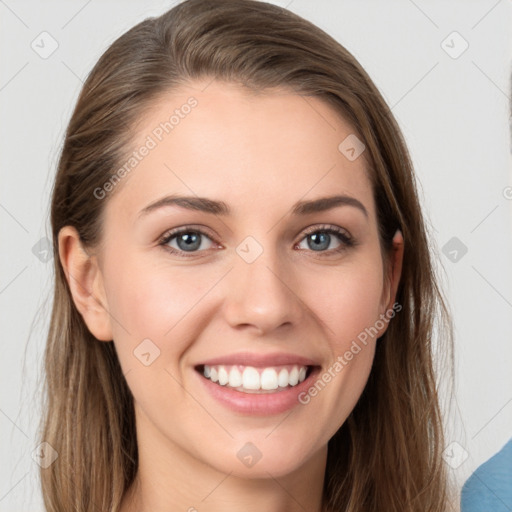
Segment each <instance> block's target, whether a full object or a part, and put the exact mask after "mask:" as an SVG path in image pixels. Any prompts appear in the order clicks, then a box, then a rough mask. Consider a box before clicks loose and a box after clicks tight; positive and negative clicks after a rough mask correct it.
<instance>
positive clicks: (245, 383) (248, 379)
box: [194, 364, 319, 394]
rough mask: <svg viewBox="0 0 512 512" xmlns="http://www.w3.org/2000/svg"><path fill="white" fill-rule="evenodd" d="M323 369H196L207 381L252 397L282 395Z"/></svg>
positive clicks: (201, 366)
mask: <svg viewBox="0 0 512 512" xmlns="http://www.w3.org/2000/svg"><path fill="white" fill-rule="evenodd" d="M317 368H318V369H319V367H317V366H314V365H301V364H287V365H277V366H266V367H256V366H245V365H235V364H231V365H228V364H225V365H224V364H216V365H207V364H202V365H197V366H196V367H195V368H194V369H195V370H196V371H197V372H198V373H199V374H200V375H201V376H202V377H203V378H204V379H206V380H208V381H210V382H212V383H214V384H216V385H217V386H224V387H225V388H229V389H232V390H234V391H238V392H240V393H248V394H270V393H279V392H283V391H286V390H289V389H293V388H295V387H297V386H299V385H300V384H301V383H302V382H304V381H305V380H306V379H308V378H309V377H310V376H311V374H312V373H313V372H314V371H315V370H316V369H317Z"/></svg>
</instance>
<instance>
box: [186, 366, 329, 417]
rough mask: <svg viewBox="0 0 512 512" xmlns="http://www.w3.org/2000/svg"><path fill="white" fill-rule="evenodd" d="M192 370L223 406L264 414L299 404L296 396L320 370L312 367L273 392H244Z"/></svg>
mask: <svg viewBox="0 0 512 512" xmlns="http://www.w3.org/2000/svg"><path fill="white" fill-rule="evenodd" d="M194 372H195V373H196V374H197V376H198V377H199V380H200V381H201V382H202V383H203V385H204V386H205V388H206V390H207V391H208V392H209V393H210V394H211V396H213V398H215V399H217V400H218V401H219V402H220V403H221V404H223V405H224V406H226V407H228V408H229V409H231V410H233V411H235V412H240V413H243V414H252V415H259V416H264V415H271V414H280V413H282V412H285V411H288V410H289V409H292V408H293V407H295V406H297V405H299V404H300V402H299V399H298V396H299V395H300V394H301V393H304V392H306V391H307V389H308V388H309V387H310V386H311V383H312V382H313V380H314V378H315V376H316V375H318V373H319V372H320V368H319V367H314V368H313V369H312V370H311V371H310V374H309V375H308V377H307V378H306V379H304V380H303V381H302V382H301V383H300V384H297V385H296V386H294V387H290V388H287V389H285V390H283V391H276V392H275V393H244V392H243V391H237V390H236V389H233V388H230V387H228V386H221V385H219V384H216V383H214V382H212V381H211V380H210V379H207V378H206V377H204V376H203V375H202V374H201V373H200V372H198V371H197V370H194Z"/></svg>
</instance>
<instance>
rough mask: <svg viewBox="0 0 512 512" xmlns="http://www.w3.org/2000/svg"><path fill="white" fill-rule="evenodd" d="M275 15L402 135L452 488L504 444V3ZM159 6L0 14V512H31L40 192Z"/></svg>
mask: <svg viewBox="0 0 512 512" xmlns="http://www.w3.org/2000/svg"><path fill="white" fill-rule="evenodd" d="M274 3H277V4H279V5H281V6H283V7H284V6H288V8H289V9H291V10H292V11H294V12H296V13H298V14H299V15H301V16H303V17H305V18H307V19H309V20H311V21H312V22H313V23H315V24H317V25H318V26H320V27H321V28H323V29H324V30H325V31H326V32H328V33H329V34H331V35H332V36H334V37H335V38H336V39H337V40H338V41H340V42H341V43H342V44H343V45H345V46H346V47H347V49H348V50H349V51H351V52H352V53H353V54H354V56H355V57H356V58H357V59H358V60H359V61H360V62H361V64H362V65H363V67H364V68H365V69H366V70H367V71H368V73H369V74H370V76H371V77H372V78H373V80H374V81H375V83H376V85H377V87H379V89H380V90H381V92H382V93H383V95H384V97H385V99H386V100H387V102H388V103H389V105H390V106H391V107H392V110H393V113H394V115H395V116H396V118H397V120H398V122H399V124H400V126H401V128H402V130H403V132H404V135H405V138H406V141H407V143H408V145H409V148H410V151H411V154H412V157H413V161H414V164H415V166H416V170H417V173H418V179H419V182H420V188H421V194H422V201H423V203H424V205H425V212H426V215H427V218H428V221H429V224H430V225H431V230H432V233H433V235H434V238H435V241H436V243H437V249H438V251H439V256H440V263H441V264H442V266H443V267H444V269H445V272H446V282H445V287H446V293H447V297H448V300H449V303H450V306H451V309H452V311H453V314H454V322H455V334H456V340H455V341H456V354H455V355H456V370H457V380H456V401H455V402H454V403H453V404H452V415H451V418H452V419H451V422H450V426H449V437H448V442H447V445H449V447H448V450H447V452H446V455H447V463H448V465H449V470H450V472H451V473H452V475H453V476H454V478H455V480H456V481H457V482H459V483H462V482H463V481H464V480H465V478H467V477H468V476H469V474H470V473H471V472H472V471H473V470H474V469H475V468H476V467H477V466H478V465H479V464H480V463H482V462H483V461H484V460H486V459H487V458H489V457H490V456H491V455H492V454H494V453H495V452H497V451H498V450H499V449H500V448H501V447H502V446H503V445H504V444H505V443H506V441H507V440H508V439H510V438H511V437H512V377H511V373H512V372H511V369H512V343H511V332H512V226H511V224H512V223H511V218H512V215H511V213H512V212H511V208H512V200H511V199H512V177H511V173H510V169H511V152H510V138H511V137H510V133H509V111H510V104H509V102H510V87H509V77H510V74H511V58H510V57H511V55H512V52H511V49H512V48H511V47H512V34H511V31H510V27H511V26H512V23H511V22H512V3H511V1H510V0H500V1H496V0H481V1H472V2H468V1H462V0H460V1H436V2H434V1H427V0H414V1H413V0H395V1H387V2H378V1H364V2H363V1H360V2H357V1H347V0H341V1H334V0H320V1H313V0H292V1H291V2H290V1H289V0H282V1H275V2H274ZM172 5H173V3H172V2H171V1H162V0H160V1H156V0H154V1H146V2H135V1H132V2H126V1H125V2H121V1H101V2H100V1H99V0H89V1H78V0H76V1H75V0H73V1H45V2H44V3H43V2H41V3H40V2H36V1H34V0H32V1H24V2H16V1H15V0H0V41H1V47H0V48H1V50H0V51H1V75H0V109H1V112H0V116H1V117H0V119H1V125H0V129H1V133H0V144H1V146H0V161H1V180H2V181H1V183H2V186H1V188H0V226H1V236H2V249H1V252H0V258H1V260H0V265H1V274H0V311H1V312H2V316H1V322H2V325H1V329H2V330H1V332H3V337H2V343H1V357H0V372H1V375H2V386H1V388H0V392H1V395H0V432H1V434H2V435H1V447H0V457H1V458H0V460H1V461H2V463H1V464H0V511H2V512H3V511H11V510H12V511H14V510H16V511H22V510H42V502H41V497H40V493H39V488H38V485H39V484H38V480H37V470H38V466H37V465H36V463H35V462H34V461H33V460H32V457H31V454H32V451H33V450H34V449H35V447H36V445H37V443H36V438H35V433H36V427H37V424H38V421H39V404H38V396H37V394H35V393H37V391H38V390H39V389H40V386H41V382H40V377H41V366H40V365H41V362H42V353H43V349H44V344H45V335H46V329H47V326H48V318H49V314H50V306H51V284H52V270H51V268H52V267H51V261H49V262H45V261H43V260H44V256H45V253H44V247H43V250H41V249H39V250H37V249H36V250H35V251H33V247H34V246H36V244H37V243H38V242H39V241H40V240H41V239H42V238H44V237H45V236H47V235H48V233H49V229H48V204H49V192H50V189H51V182H52V178H53V175H54V172H55V168H56V163H57V158H58V154H59V150H60V147H61V144H62V139H63V133H64V130H65V127H66V125H67V123H68V120H69V118H70V115H71V111H72V108H73V106H74V103H75V101H76V98H77V96H78V93H79V89H80V87H81V85H82V81H83V79H84V78H85V76H86V74H87V73H88V72H89V70H90V69H91V68H92V66H93V65H94V63H95V62H96V61H97V59H98V58H99V56H100V55H101V53H102V52H103V51H104V50H105V49H106V47H107V45H108V44H109V43H111V42H112V41H113V40H114V39H116V38H117V37H119V36H120V35H121V34H122V33H123V32H125V31H126V30H127V29H128V28H130V27H132V26H133V25H135V24H136V23H138V22H139V21H141V20H142V19H144V18H145V17H148V16H155V15H159V14H161V13H163V12H164V11H166V10H167V9H168V8H170V7H171V6H172ZM43 31H47V32H48V33H49V34H51V37H52V38H54V39H55V40H56V41H57V43H58V48H57V49H56V51H55V52H54V53H53V54H52V55H50V56H49V57H48V58H45V59H43V58H41V56H40V55H39V54H38V53H36V51H34V50H33V49H32V47H31V44H32V42H33V41H35V43H34V44H39V46H40V47H41V46H42V43H41V42H40V40H41V37H47V36H40V34H41V32H43ZM453 31H457V32H458V33H459V34H460V36H462V38H463V39H464V40H465V41H467V43H468V44H469V47H468V49H467V50H466V51H464V53H462V54H461V55H458V56H457V58H453V56H454V55H455V54H458V53H459V52H460V50H461V49H462V48H463V46H462V45H463V44H464V41H463V40H462V39H460V38H458V36H456V35H455V36H453V35H451V36H450V37H449V38H448V39H446V38H447V37H448V36H449V35H450V34H452V32H453ZM38 41H39V43H38ZM46 41H47V42H46V44H45V48H46V49H48V48H49V39H46ZM443 41H445V43H443ZM443 47H444V48H443ZM450 47H451V48H450ZM445 49H447V50H448V51H450V52H451V53H452V56H450V55H449V54H448V53H447V52H446V51H445ZM452 237H456V238H457V239H458V240H459V241H460V243H462V244H464V245H465V246H466V247H467V253H466V254H465V255H463V256H462V257H461V256H460V255H461V252H460V251H459V252H458V254H457V258H458V260H457V261H451V259H450V258H452V259H453V257H454V256H453V253H452V255H451V256H450V253H449V250H452V249H451V248H450V249H449V250H448V249H445V251H444V252H443V247H444V246H445V244H446V243H447V242H448V241H449V240H450V239H451V238H452ZM43 243H44V242H43ZM457 243H459V242H457ZM444 253H446V254H444ZM450 443H456V444H450Z"/></svg>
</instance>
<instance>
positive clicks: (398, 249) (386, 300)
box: [381, 229, 404, 334]
mask: <svg viewBox="0 0 512 512" xmlns="http://www.w3.org/2000/svg"><path fill="white" fill-rule="evenodd" d="M403 257H404V238H403V235H402V232H401V231H400V230H399V229H397V230H396V233H395V235H394V236H393V241H392V247H391V251H390V254H389V256H388V259H387V268H386V269H385V270H386V272H385V275H384V289H383V293H382V301H381V314H385V313H386V311H389V310H393V304H394V303H395V299H396V292H397V290H398V284H399V283H400V277H401V275H402V262H403ZM382 334H383V333H382Z"/></svg>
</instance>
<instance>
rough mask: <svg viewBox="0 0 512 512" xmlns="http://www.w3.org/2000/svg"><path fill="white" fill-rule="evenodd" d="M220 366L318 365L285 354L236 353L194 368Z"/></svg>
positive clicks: (300, 357) (310, 360) (316, 362)
mask: <svg viewBox="0 0 512 512" xmlns="http://www.w3.org/2000/svg"><path fill="white" fill-rule="evenodd" d="M220 364H223V365H241V366H254V367H256V368H267V367H271V366H281V365H290V364H296V365H299V366H319V365H320V363H319V362H318V361H314V360H313V359H309V358H307V357H303V356H299V355H296V354H290V353H285V352H275V353H273V354H257V353H254V352H238V353H236V354H229V355H225V356H219V357H215V358H214V359H208V361H201V362H200V363H198V364H197V365H196V368H197V367H199V366H204V365H208V366H216V365H220Z"/></svg>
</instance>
